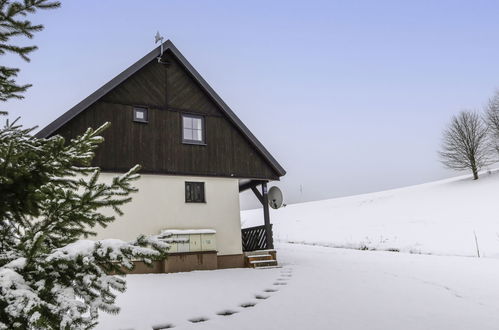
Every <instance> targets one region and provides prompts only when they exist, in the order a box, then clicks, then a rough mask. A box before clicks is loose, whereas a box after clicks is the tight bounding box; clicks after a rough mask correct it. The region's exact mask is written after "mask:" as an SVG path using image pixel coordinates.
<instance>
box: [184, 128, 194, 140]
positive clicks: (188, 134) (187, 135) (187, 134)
mask: <svg viewBox="0 0 499 330" xmlns="http://www.w3.org/2000/svg"><path fill="white" fill-rule="evenodd" d="M192 139H193V135H192V129H188V128H184V140H192Z"/></svg>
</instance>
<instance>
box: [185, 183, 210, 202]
mask: <svg viewBox="0 0 499 330" xmlns="http://www.w3.org/2000/svg"><path fill="white" fill-rule="evenodd" d="M185 202H186V203H205V202H206V199H205V196H204V182H186V183H185Z"/></svg>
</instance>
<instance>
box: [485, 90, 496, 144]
mask: <svg viewBox="0 0 499 330" xmlns="http://www.w3.org/2000/svg"><path fill="white" fill-rule="evenodd" d="M485 121H486V122H487V126H488V128H489V130H490V137H491V141H490V142H491V145H492V147H493V148H494V149H495V151H496V152H497V153H499V90H498V91H496V93H495V95H494V96H493V97H492V98H491V99H490V100H489V103H488V104H487V107H486V108H485Z"/></svg>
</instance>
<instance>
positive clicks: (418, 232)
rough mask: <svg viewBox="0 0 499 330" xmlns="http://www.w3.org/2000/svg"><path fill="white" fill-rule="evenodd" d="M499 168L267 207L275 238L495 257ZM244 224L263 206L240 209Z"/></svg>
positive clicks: (253, 221)
mask: <svg viewBox="0 0 499 330" xmlns="http://www.w3.org/2000/svg"><path fill="white" fill-rule="evenodd" d="M498 196H499V172H497V171H493V172H491V173H490V174H489V173H482V175H481V177H480V179H479V180H478V181H473V180H472V179H471V178H470V177H469V176H462V177H457V178H452V179H448V180H442V181H437V182H432V183H428V184H423V185H418V186H412V187H407V188H401V189H395V190H389V191H382V192H377V193H370V194H364V195H358V196H351V197H344V198H335V199H329V200H322V201H315V202H307V203H300V204H293V205H288V206H287V207H284V208H281V209H278V210H272V209H271V221H272V223H273V226H274V227H273V229H274V237H275V239H276V240H277V241H281V242H291V243H301V244H308V245H319V246H328V247H343V248H353V249H375V250H392V251H400V252H407V253H423V254H437V255H460V256H477V254H478V253H477V248H476V243H475V234H476V237H477V241H478V246H479V250H480V254H481V256H482V257H483V256H485V257H493V258H499V198H498ZM241 219H242V223H243V227H251V226H256V225H261V224H262V222H263V220H262V211H261V210H259V209H257V210H248V211H243V212H242V213H241Z"/></svg>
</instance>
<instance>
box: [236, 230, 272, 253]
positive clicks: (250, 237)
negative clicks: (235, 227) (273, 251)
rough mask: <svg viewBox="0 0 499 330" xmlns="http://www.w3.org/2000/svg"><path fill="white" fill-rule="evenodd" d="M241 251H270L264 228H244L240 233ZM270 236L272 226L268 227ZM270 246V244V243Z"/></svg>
mask: <svg viewBox="0 0 499 330" xmlns="http://www.w3.org/2000/svg"><path fill="white" fill-rule="evenodd" d="M241 232H242V241H243V251H245V252H246V251H256V250H266V249H270V248H271V246H269V245H268V244H267V243H268V242H267V235H266V234H267V233H266V229H265V226H257V227H250V228H244V229H243V230H242V231H241ZM270 232H271V234H272V225H270ZM270 244H272V243H270Z"/></svg>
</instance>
